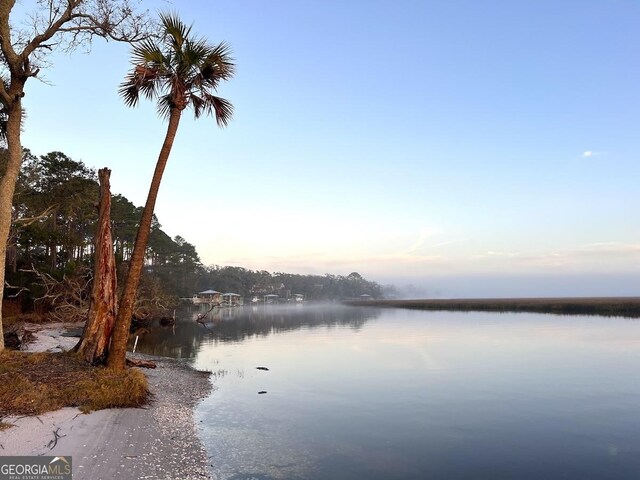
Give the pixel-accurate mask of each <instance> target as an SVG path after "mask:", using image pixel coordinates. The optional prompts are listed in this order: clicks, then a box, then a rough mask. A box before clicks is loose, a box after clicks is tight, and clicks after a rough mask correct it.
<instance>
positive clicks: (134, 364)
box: [127, 358, 157, 368]
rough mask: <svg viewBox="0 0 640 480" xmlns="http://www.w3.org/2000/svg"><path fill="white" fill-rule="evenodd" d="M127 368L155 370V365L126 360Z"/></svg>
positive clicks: (144, 361) (145, 361) (142, 361)
mask: <svg viewBox="0 0 640 480" xmlns="http://www.w3.org/2000/svg"><path fill="white" fill-rule="evenodd" d="M127 367H139V368H156V367H157V365H156V364H155V363H153V362H148V361H147V360H131V359H130V358H127Z"/></svg>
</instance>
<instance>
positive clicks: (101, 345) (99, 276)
mask: <svg viewBox="0 0 640 480" xmlns="http://www.w3.org/2000/svg"><path fill="white" fill-rule="evenodd" d="M110 175H111V170H109V169H107V168H103V169H101V170H99V171H98V179H99V181H100V203H99V205H98V209H99V213H98V228H97V230H96V236H95V239H94V244H95V265H94V267H93V286H92V287H91V298H90V300H89V313H88V318H87V323H86V325H85V327H84V331H83V332H82V338H81V339H80V341H79V342H78V344H77V345H76V346H75V351H77V352H78V353H79V354H80V355H82V357H83V358H84V359H85V360H86V361H87V362H89V363H92V364H96V363H103V362H104V360H105V358H106V355H107V350H108V348H109V342H110V340H111V334H112V333H113V326H114V324H115V320H116V296H117V284H116V263H115V256H114V255H113V241H112V240H111V190H110V186H109V176H110Z"/></svg>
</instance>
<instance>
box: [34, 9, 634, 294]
mask: <svg viewBox="0 0 640 480" xmlns="http://www.w3.org/2000/svg"><path fill="white" fill-rule="evenodd" d="M144 4H145V5H148V6H149V8H150V9H151V10H152V11H157V10H158V9H162V10H167V9H173V10H176V11H178V12H179V13H180V15H181V16H182V18H183V19H184V20H185V21H186V22H193V23H194V30H195V31H197V32H199V33H200V34H202V35H203V36H205V37H207V38H208V39H209V40H210V41H211V42H218V41H222V40H225V41H228V42H229V43H230V44H231V45H232V47H233V52H234V56H235V58H236V61H237V65H238V72H237V76H236V78H234V79H233V80H232V81H231V82H229V83H228V84H226V85H222V86H221V89H220V91H219V93H220V95H222V96H224V97H226V98H228V99H229V100H231V101H232V102H233V103H234V105H235V108H236V113H235V116H234V120H233V122H232V123H231V125H230V126H229V127H228V128H226V129H224V130H220V129H218V128H217V127H216V126H215V122H213V121H212V120H208V119H201V120H199V121H198V122H194V121H192V120H191V119H190V118H188V117H187V118H185V120H184V121H183V123H182V124H181V127H180V131H179V132H178V137H177V140H176V144H175V146H174V151H173V153H172V156H171V159H170V163H169V166H168V167H167V170H166V174H165V179H164V180H163V185H162V188H161V192H160V199H159V201H158V204H157V208H156V213H157V215H158V217H159V218H160V221H161V223H162V224H163V227H164V229H165V230H166V231H167V233H169V234H170V235H178V234H179V235H182V236H183V237H185V238H186V239H187V240H189V241H190V242H192V243H194V244H195V245H196V247H197V249H198V251H199V252H200V254H201V257H202V260H203V261H204V263H206V264H211V263H215V264H220V265H240V266H245V267H248V268H260V269H263V268H264V269H267V270H270V271H291V272H301V273H320V274H322V273H327V272H331V273H336V274H348V273H349V272H351V271H354V270H356V271H359V272H360V273H361V274H362V275H364V276H365V277H367V278H372V279H376V280H379V281H382V282H395V283H398V284H402V283H414V284H421V285H425V286H426V288H427V290H429V291H431V292H438V294H442V295H444V296H465V295H471V296H473V295H486V296H500V295H526V294H529V295H537V294H553V293H557V294H559V295H560V294H572V295H574V294H575V295H580V294H589V295H592V294H602V295H612V294H614V295H615V294H633V293H634V290H633V288H632V284H633V283H634V282H636V281H637V280H632V281H630V280H629V279H630V278H635V279H637V272H638V267H639V266H640V221H639V220H638V205H640V190H639V189H638V187H637V185H638V179H639V178H640V166H639V162H638V152H639V151H640V135H639V133H638V132H639V131H640V94H639V93H638V92H639V88H640V60H638V59H639V58H640V55H639V54H640V31H639V30H638V28H637V25H638V22H639V20H640V3H639V2H637V1H630V0H627V1H624V0H611V1H606V2H603V1H600V0H598V1H588V0H587V1H569V0H566V1H563V2H555V1H536V2H531V1H529V2H523V1H513V0H500V1H498V0H496V1H477V0H474V1H471V0H469V1H451V0H449V1H444V0H442V1H410V0H403V1H399V2H392V1H390V0H389V1H378V0H368V1H366V2H365V1H363V0H362V1H355V0H350V1H343V2H338V1H333V2H326V1H301V0H295V1H294V0H286V1H285V0H280V1H278V0H276V1H271V2H262V1H249V0H245V1H242V0H234V1H230V0H224V1H223V0H217V1H206V2H205V1H190V2H179V1H177V2H174V3H172V4H170V3H167V2H159V1H157V2H144ZM128 62H129V55H128V48H127V47H126V46H125V45H118V44H114V43H112V42H111V43H108V44H107V43H104V42H101V41H96V42H95V43H94V46H93V49H92V51H91V53H90V54H85V53H82V52H75V53H74V54H72V55H63V54H59V55H57V56H56V57H55V61H54V64H53V67H52V68H50V69H49V70H47V72H46V79H47V81H48V84H44V83H38V82H31V84H30V85H28V86H27V96H26V97H25V103H26V106H27V109H28V119H27V123H26V125H25V131H24V136H23V140H24V144H25V146H27V147H29V148H31V149H32V150H33V151H34V152H35V153H46V152H48V151H51V150H61V151H63V152H65V153H67V154H68V155H70V156H72V157H73V158H76V159H81V160H83V161H84V162H85V163H87V164H88V165H90V166H95V167H102V166H108V167H110V168H111V169H112V170H113V174H112V189H113V190H114V192H119V193H122V194H124V195H125V196H127V197H128V198H130V199H131V200H132V201H134V202H135V203H137V204H142V203H143V202H144V199H145V197H146V192H147V188H148V183H149V181H150V177H151V173H152V171H153V166H154V164H155V159H156V157H157V153H158V150H159V148H160V144H161V141H162V138H163V135H164V130H165V126H164V124H163V122H162V121H161V120H159V119H158V118H157V117H156V116H155V111H154V106H153V105H152V104H150V103H147V104H143V105H142V106H141V107H139V108H137V109H128V108H126V107H125V106H124V105H123V103H122V102H121V101H120V100H119V98H118V95H117V86H118V84H119V83H120V82H121V81H122V78H123V77H124V75H125V73H126V71H127V69H128V67H129V64H128ZM634 275H635V277H634ZM636 284H637V283H636ZM551 285H554V286H555V287H554V288H553V289H552V288H551V287H550V286H551ZM548 290H550V291H548Z"/></svg>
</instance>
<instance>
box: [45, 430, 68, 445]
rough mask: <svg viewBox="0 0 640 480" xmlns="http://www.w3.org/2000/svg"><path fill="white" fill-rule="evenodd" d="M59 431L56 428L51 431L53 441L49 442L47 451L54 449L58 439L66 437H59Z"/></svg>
mask: <svg viewBox="0 0 640 480" xmlns="http://www.w3.org/2000/svg"><path fill="white" fill-rule="evenodd" d="M59 431H60V427H58V428H56V429H55V430H54V431H53V440H51V441H50V442H49V443H48V444H47V447H49V450H53V449H54V448H55V446H56V445H57V444H58V439H59V438H62V437H66V435H60V434H59V433H58V432H59Z"/></svg>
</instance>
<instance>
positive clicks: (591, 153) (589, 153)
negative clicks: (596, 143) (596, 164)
mask: <svg viewBox="0 0 640 480" xmlns="http://www.w3.org/2000/svg"><path fill="white" fill-rule="evenodd" d="M606 153H607V152H596V151H595V150H585V151H584V152H582V155H580V156H581V157H582V158H593V157H600V156H602V155H605V154H606Z"/></svg>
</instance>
